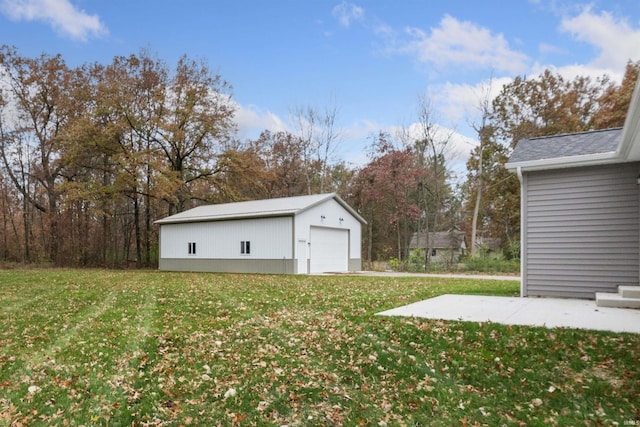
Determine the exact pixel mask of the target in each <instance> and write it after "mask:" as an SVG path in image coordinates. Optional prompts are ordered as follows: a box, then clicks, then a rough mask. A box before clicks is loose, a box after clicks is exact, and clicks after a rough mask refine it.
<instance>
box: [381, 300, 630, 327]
mask: <svg viewBox="0 0 640 427" xmlns="http://www.w3.org/2000/svg"><path fill="white" fill-rule="evenodd" d="M378 314H379V315H382V316H405V317H421V318H426V319H442V320H460V321H465V322H493V323H501V324H505V325H526V326H543V327H547V328H578V329H593V330H600V331H612V332H632V333H636V334H637V333H640V310H634V309H625V308H609V307H598V306H596V303H595V301H592V300H578V299H559V298H519V297H495V296H480V295H450V294H446V295H440V296H438V297H435V298H430V299H428V300H424V301H419V302H416V303H413V304H409V305H405V306H403V307H398V308H394V309H392V310H387V311H384V312H382V313H378Z"/></svg>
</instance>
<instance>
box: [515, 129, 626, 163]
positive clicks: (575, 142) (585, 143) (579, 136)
mask: <svg viewBox="0 0 640 427" xmlns="http://www.w3.org/2000/svg"><path fill="white" fill-rule="evenodd" d="M621 140H622V128H612V129H604V130H596V131H590V132H581V133H569V134H561V135H553V136H544V137H540V138H530V139H523V140H521V141H520V142H518V145H516V148H515V149H514V150H513V153H512V154H511V158H510V159H509V163H519V162H529V161H535V160H546V159H556V158H561V157H574V156H583V155H589V154H600V153H612V152H615V151H616V150H617V148H618V145H619V144H620V141H621Z"/></svg>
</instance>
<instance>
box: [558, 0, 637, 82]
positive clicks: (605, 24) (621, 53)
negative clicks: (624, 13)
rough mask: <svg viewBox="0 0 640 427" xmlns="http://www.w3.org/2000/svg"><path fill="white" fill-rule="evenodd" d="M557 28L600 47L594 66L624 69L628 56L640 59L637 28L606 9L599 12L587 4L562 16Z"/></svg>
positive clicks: (632, 58) (634, 59)
mask: <svg viewBox="0 0 640 427" xmlns="http://www.w3.org/2000/svg"><path fill="white" fill-rule="evenodd" d="M560 30H561V31H564V32H568V33H570V34H571V35H572V36H573V37H574V38H575V39H576V40H578V41H581V42H585V43H588V44H590V45H592V46H594V47H596V48H597V49H599V51H600V54H599V56H598V57H597V58H596V59H595V60H594V61H593V62H592V65H593V66H596V67H599V68H603V69H616V70H623V69H624V66H625V64H626V62H627V61H628V60H633V61H637V60H639V59H640V29H639V28H633V27H631V25H629V22H628V21H627V20H626V19H625V18H620V19H616V18H615V17H614V16H613V15H611V13H609V12H606V11H603V12H601V13H599V14H598V13H595V12H594V11H593V10H592V8H591V7H589V6H587V7H585V8H584V9H583V10H582V12H581V13H580V14H579V15H577V16H573V17H565V18H564V19H563V20H562V22H561V24H560Z"/></svg>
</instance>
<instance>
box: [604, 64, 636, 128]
mask: <svg viewBox="0 0 640 427" xmlns="http://www.w3.org/2000/svg"><path fill="white" fill-rule="evenodd" d="M639 76H640V61H637V62H631V61H629V62H627V66H626V68H625V72H624V77H623V78H622V82H621V83H620V85H619V86H618V85H616V84H613V83H611V84H609V85H608V86H607V87H606V88H605V90H604V93H603V94H602V96H601V97H600V99H599V100H598V102H599V104H600V106H599V109H598V111H597V112H596V114H595V117H594V119H593V127H594V129H606V128H613V127H620V126H623V125H624V121H625V118H626V117H627V111H628V110H629V105H630V104H631V97H632V96H633V90H634V89H635V87H636V84H637V82H638V77H639Z"/></svg>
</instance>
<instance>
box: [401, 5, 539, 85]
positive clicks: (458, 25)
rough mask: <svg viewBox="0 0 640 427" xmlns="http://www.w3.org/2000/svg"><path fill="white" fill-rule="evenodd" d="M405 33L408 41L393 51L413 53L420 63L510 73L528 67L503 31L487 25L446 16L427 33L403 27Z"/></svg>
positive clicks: (524, 59) (524, 58)
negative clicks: (510, 45) (499, 31)
mask: <svg viewBox="0 0 640 427" xmlns="http://www.w3.org/2000/svg"><path fill="white" fill-rule="evenodd" d="M406 34H408V35H409V37H410V40H409V41H408V42H405V43H400V46H399V47H396V48H394V49H393V50H395V51H396V52H398V53H404V54H409V55H413V56H415V57H416V58H417V59H418V60H419V61H420V62H429V63H433V64H435V65H436V66H439V67H446V66H451V65H462V66H466V67H474V68H493V69H496V70H499V71H507V72H509V73H513V74H516V73H519V72H522V71H523V70H526V68H527V62H528V57H527V56H526V55H525V54H523V53H520V52H517V51H515V50H512V49H510V48H509V43H508V42H507V40H506V39H505V38H504V36H503V35H502V34H493V33H492V32H491V30H489V29H488V28H484V27H481V26H479V25H477V24H474V23H473V22H469V21H459V20H457V19H456V18H454V17H452V16H449V15H445V16H444V17H443V18H442V20H441V21H440V25H439V26H438V27H436V28H432V29H431V32H430V33H426V32H425V31H423V30H421V29H419V28H413V27H412V28H407V29H406Z"/></svg>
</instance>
